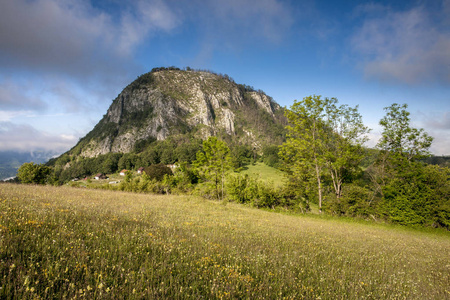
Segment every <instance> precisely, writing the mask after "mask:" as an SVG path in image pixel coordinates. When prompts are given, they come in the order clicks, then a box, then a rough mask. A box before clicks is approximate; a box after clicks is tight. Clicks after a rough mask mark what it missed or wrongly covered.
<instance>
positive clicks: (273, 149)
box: [262, 145, 281, 168]
mask: <svg viewBox="0 0 450 300" xmlns="http://www.w3.org/2000/svg"><path fill="white" fill-rule="evenodd" d="M262 151H263V161H264V163H265V164H266V165H268V166H269V167H274V168H279V167H281V166H280V157H279V155H278V152H279V148H278V146H276V145H266V146H264V147H263V149H262Z"/></svg>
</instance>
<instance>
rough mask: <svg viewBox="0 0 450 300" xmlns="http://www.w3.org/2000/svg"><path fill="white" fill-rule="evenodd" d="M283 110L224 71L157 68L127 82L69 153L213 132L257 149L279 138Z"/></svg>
mask: <svg viewBox="0 0 450 300" xmlns="http://www.w3.org/2000/svg"><path fill="white" fill-rule="evenodd" d="M283 112H284V109H283V108H281V107H280V106H279V105H278V104H277V103H276V102H275V101H274V100H273V99H272V98H271V97H269V96H267V95H266V94H265V93H264V92H262V91H256V90H254V89H253V88H252V87H249V86H246V85H241V84H236V83H235V82H234V81H233V80H232V79H231V78H230V77H228V76H227V75H218V74H215V73H212V72H206V71H194V70H191V69H189V68H188V70H179V69H176V68H168V69H167V68H157V69H153V70H152V71H151V72H149V73H146V74H144V75H141V76H139V77H138V78H137V79H136V80H135V81H134V82H132V83H131V84H129V85H128V86H127V87H126V88H125V89H124V90H123V91H122V92H121V93H120V94H119V95H118V96H117V98H116V99H114V100H113V102H112V104H111V106H110V107H109V109H108V111H107V113H106V114H105V115H104V116H103V118H102V119H101V120H100V122H99V123H98V124H97V125H96V126H95V127H94V129H93V130H92V131H91V132H89V133H88V134H87V135H86V136H85V137H84V138H82V139H81V140H80V141H79V143H78V144H77V145H76V146H75V147H74V148H72V149H71V150H70V151H69V153H68V154H69V155H76V156H82V157H96V156H98V155H101V154H106V153H111V152H112V153H128V152H132V151H133V150H134V149H135V148H136V145H142V144H145V143H151V142H153V141H155V140H165V139H167V138H168V137H170V136H176V135H183V134H189V135H191V136H193V137H197V138H203V139H204V138H207V137H209V136H212V135H217V136H222V137H224V138H226V139H230V140H233V141H235V142H237V143H242V144H251V145H252V146H253V147H254V148H260V147H261V146H262V145H264V144H279V143H281V142H282V140H283V138H284V125H285V123H286V121H285V118H284V113H283Z"/></svg>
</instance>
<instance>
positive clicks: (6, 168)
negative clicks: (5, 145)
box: [0, 151, 60, 180]
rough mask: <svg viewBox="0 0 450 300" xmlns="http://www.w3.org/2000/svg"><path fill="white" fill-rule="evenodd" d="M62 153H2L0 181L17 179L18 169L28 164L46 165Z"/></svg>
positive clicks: (0, 158) (0, 155) (0, 156)
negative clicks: (11, 178)
mask: <svg viewBox="0 0 450 300" xmlns="http://www.w3.org/2000/svg"><path fill="white" fill-rule="evenodd" d="M58 154H60V153H57V152H54V151H32V152H16V151H0V180H5V179H8V178H10V177H15V176H16V174H17V169H18V168H19V167H20V166H21V165H22V164H23V163H26V162H34V163H37V164H40V163H45V162H47V161H48V160H49V159H50V158H52V157H55V156H56V155H58Z"/></svg>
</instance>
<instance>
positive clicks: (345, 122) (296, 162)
mask: <svg viewBox="0 0 450 300" xmlns="http://www.w3.org/2000/svg"><path fill="white" fill-rule="evenodd" d="M337 103H338V101H337V99H336V98H331V99H330V98H325V99H322V98H321V96H316V95H314V96H309V97H305V98H303V100H302V101H294V104H293V105H292V106H291V108H290V110H286V117H287V119H288V120H289V125H288V126H287V127H286V128H287V130H288V134H287V140H286V142H285V143H283V145H281V147H280V153H279V155H280V157H281V158H282V159H283V161H284V162H285V167H286V169H287V171H288V174H290V176H291V179H292V180H291V181H292V182H295V181H298V180H299V178H301V179H302V180H301V181H302V182H301V185H302V186H304V187H307V186H310V184H311V180H312V179H314V180H315V182H316V186H317V189H316V190H317V195H318V204H319V209H320V210H321V208H322V202H323V189H324V184H325V178H327V177H329V178H331V182H332V186H333V188H334V191H335V194H336V197H337V198H340V197H341V194H342V185H343V183H344V180H345V178H346V177H348V175H349V174H350V173H352V172H355V171H356V170H357V169H358V164H359V163H360V161H361V159H362V158H363V148H362V144H363V143H364V142H365V141H366V139H367V138H366V133H368V131H369V130H368V128H367V127H366V126H364V124H363V123H362V118H361V115H360V114H359V113H358V109H357V107H355V108H350V107H348V106H347V105H341V106H337ZM305 180H306V181H308V183H304V182H303V181H305Z"/></svg>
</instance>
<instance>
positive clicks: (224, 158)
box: [194, 137, 231, 200]
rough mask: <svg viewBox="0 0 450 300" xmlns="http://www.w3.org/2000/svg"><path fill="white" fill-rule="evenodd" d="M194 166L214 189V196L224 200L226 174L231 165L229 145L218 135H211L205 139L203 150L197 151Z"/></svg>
mask: <svg viewBox="0 0 450 300" xmlns="http://www.w3.org/2000/svg"><path fill="white" fill-rule="evenodd" d="M194 166H195V167H196V168H197V169H198V173H199V175H200V177H201V178H202V179H203V180H204V181H206V182H207V183H208V185H209V186H210V188H211V189H212V190H213V191H214V194H215V195H214V197H215V198H217V199H222V200H223V199H224V184H225V174H226V172H227V171H228V170H229V169H230V167H231V163H230V148H228V145H227V144H226V143H225V142H223V141H221V140H219V139H217V137H209V138H208V139H207V140H205V141H203V149H202V151H199V152H197V160H196V161H195V162H194Z"/></svg>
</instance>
